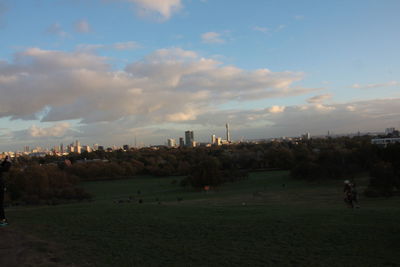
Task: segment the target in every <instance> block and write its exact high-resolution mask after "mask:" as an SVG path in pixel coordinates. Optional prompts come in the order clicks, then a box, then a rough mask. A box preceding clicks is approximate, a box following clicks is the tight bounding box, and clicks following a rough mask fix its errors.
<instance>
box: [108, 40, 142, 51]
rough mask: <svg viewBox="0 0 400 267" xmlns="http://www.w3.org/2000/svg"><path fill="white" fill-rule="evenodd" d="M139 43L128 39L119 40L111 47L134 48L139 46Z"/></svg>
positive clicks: (119, 48)
mask: <svg viewBox="0 0 400 267" xmlns="http://www.w3.org/2000/svg"><path fill="white" fill-rule="evenodd" d="M139 47H140V45H139V44H138V43H137V42H134V41H129V42H119V43H115V44H113V45H112V48H114V49H116V50H134V49H137V48H139Z"/></svg>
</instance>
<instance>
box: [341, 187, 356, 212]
mask: <svg viewBox="0 0 400 267" xmlns="http://www.w3.org/2000/svg"><path fill="white" fill-rule="evenodd" d="M343 193H344V202H345V203H346V204H347V205H348V206H349V207H351V208H354V204H353V194H352V189H351V183H350V181H349V180H346V181H344V188H343Z"/></svg>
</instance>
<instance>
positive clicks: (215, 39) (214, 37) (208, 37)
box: [201, 32, 225, 44]
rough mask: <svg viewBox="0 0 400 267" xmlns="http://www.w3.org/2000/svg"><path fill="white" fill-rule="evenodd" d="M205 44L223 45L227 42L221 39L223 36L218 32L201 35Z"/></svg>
mask: <svg viewBox="0 0 400 267" xmlns="http://www.w3.org/2000/svg"><path fill="white" fill-rule="evenodd" d="M201 39H202V41H203V43H206V44H223V43H225V40H224V39H222V38H221V34H219V33H217V32H206V33H203V34H202V35H201Z"/></svg>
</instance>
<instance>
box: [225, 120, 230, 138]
mask: <svg viewBox="0 0 400 267" xmlns="http://www.w3.org/2000/svg"><path fill="white" fill-rule="evenodd" d="M225 127H226V141H228V143H229V142H230V141H231V135H230V133H229V124H228V123H227V124H226V125H225Z"/></svg>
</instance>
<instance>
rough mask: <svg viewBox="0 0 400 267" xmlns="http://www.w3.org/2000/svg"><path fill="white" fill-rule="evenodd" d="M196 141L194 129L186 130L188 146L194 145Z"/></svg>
mask: <svg viewBox="0 0 400 267" xmlns="http://www.w3.org/2000/svg"><path fill="white" fill-rule="evenodd" d="M195 144H196V143H195V141H194V134H193V131H186V132H185V145H186V146H187V147H194V146H193V145H195Z"/></svg>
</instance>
